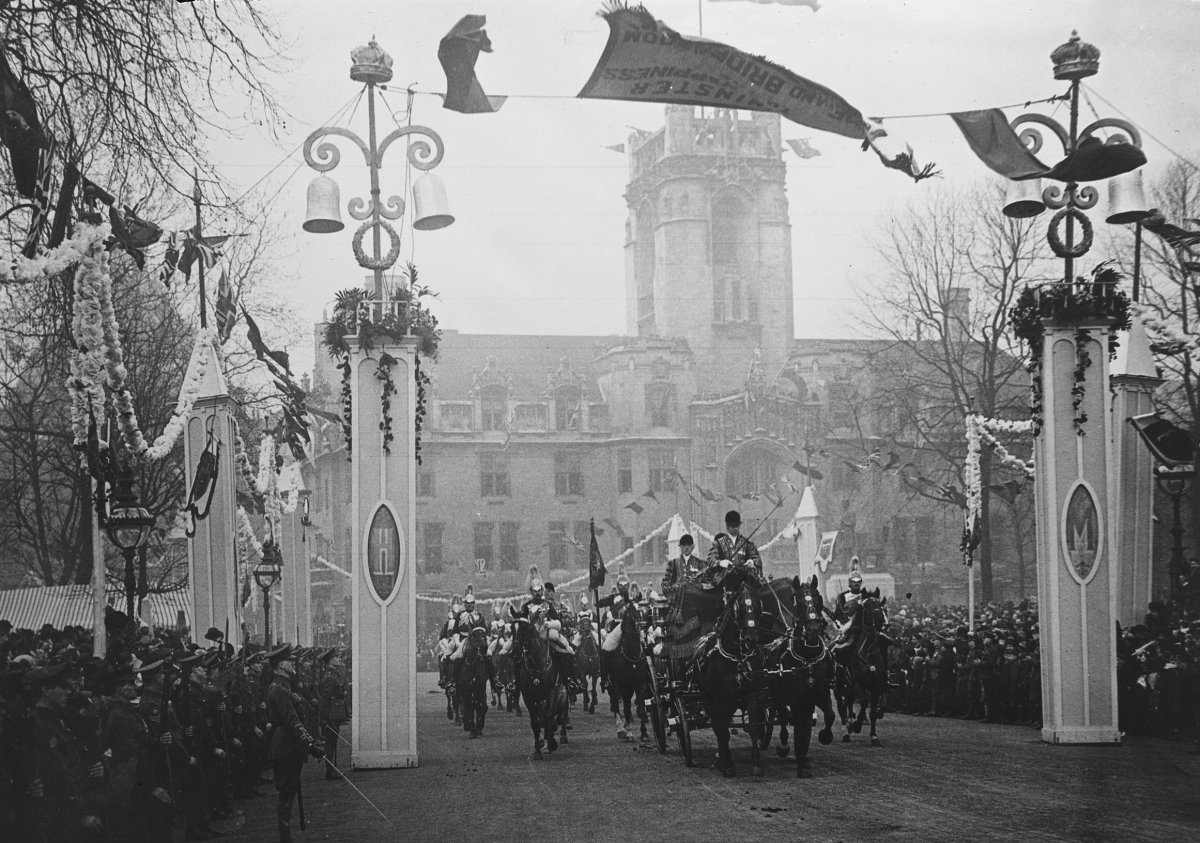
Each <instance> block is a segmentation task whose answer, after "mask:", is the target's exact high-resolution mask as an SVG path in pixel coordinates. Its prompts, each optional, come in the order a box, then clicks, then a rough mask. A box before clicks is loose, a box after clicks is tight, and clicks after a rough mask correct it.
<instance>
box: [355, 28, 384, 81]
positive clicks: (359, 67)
mask: <svg viewBox="0 0 1200 843" xmlns="http://www.w3.org/2000/svg"><path fill="white" fill-rule="evenodd" d="M350 62H351V63H350V78H351V79H353V80H354V81H355V82H366V83H367V84H369V85H382V84H384V83H385V82H390V81H391V79H392V57H391V56H389V55H388V54H387V53H386V52H384V51H383V48H382V47H380V46H379V44H378V43H377V42H376V41H375V36H374V35H372V36H371V40H370V42H368V44H367V46H365V47H359V48H358V49H356V50H352V51H351V52H350Z"/></svg>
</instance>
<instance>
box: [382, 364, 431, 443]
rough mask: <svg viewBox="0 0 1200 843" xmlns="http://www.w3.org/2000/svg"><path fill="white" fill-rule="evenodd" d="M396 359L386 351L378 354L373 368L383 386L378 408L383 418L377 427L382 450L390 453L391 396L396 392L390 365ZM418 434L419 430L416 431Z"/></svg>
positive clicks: (392, 437)
mask: <svg viewBox="0 0 1200 843" xmlns="http://www.w3.org/2000/svg"><path fill="white" fill-rule="evenodd" d="M397 362H398V361H397V360H396V358H395V357H393V356H392V355H390V354H388V353H387V352H386V351H384V352H382V353H381V354H380V355H379V366H378V367H377V368H376V369H375V377H376V378H378V379H379V381H380V382H381V383H382V384H383V388H382V389H381V390H380V392H379V409H380V412H381V414H382V415H383V418H382V419H381V420H380V422H379V429H380V430H382V431H383V452H384V453H385V454H390V453H391V452H392V440H393V439H394V438H395V437H394V436H393V435H392V400H391V399H392V396H393V395H395V394H396V384H395V382H394V381H393V380H392V367H393V366H395V365H396V363H397ZM417 435H418V436H420V430H418V431H417Z"/></svg>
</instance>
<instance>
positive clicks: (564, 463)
mask: <svg viewBox="0 0 1200 843" xmlns="http://www.w3.org/2000/svg"><path fill="white" fill-rule="evenodd" d="M554 494H555V495H556V496H557V497H560V498H565V497H582V496H583V455H582V454H580V453H578V452H575V451H559V452H558V453H557V454H555V455H554Z"/></svg>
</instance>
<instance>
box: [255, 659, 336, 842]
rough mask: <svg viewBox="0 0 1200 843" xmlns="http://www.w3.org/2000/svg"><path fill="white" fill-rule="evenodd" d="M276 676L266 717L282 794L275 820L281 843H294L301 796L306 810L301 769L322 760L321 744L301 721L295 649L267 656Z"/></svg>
mask: <svg viewBox="0 0 1200 843" xmlns="http://www.w3.org/2000/svg"><path fill="white" fill-rule="evenodd" d="M267 658H268V660H269V661H270V663H271V665H272V667H273V668H274V671H275V673H274V676H273V677H272V680H271V687H270V688H268V689H267V700H266V702H267V717H268V719H269V721H270V724H271V725H270V735H271V742H270V747H269V748H268V750H267V760H268V761H269V762H270V763H271V765H272V767H273V769H274V773H275V790H276V791H277V792H278V793H279V802H278V805H277V807H276V817H277V819H278V823H279V843H292V801H293V800H295V799H296V798H297V796H299V798H300V811H301V813H302V814H303V811H304V797H303V796H302V795H301V794H300V768H301V767H303V766H304V762H305V761H307V760H308V757H307V756H309V755H312V757H313V758H323V757H324V755H325V753H324V751H323V750H322V749H321V747H320V745H319V744H318V743H317V741H316V740H315V739H314V738H313V736H312V735H310V734H309V732H308V730H307V729H306V728H304V722H303V720H301V719H300V713H299V709H298V703H299V702H301V701H300V700H298V699H297V696H296V694H295V693H293V691H292V689H291V681H292V678H293V677H294V676H295V673H296V667H295V664H294V662H293V661H292V659H293V655H292V647H291V645H290V644H284V645H283V646H282V647H280V648H279V649H277V650H274V651H272V652H271V653H270V654H269V655H268V657H267Z"/></svg>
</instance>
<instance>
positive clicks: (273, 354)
mask: <svg viewBox="0 0 1200 843" xmlns="http://www.w3.org/2000/svg"><path fill="white" fill-rule="evenodd" d="M242 315H243V316H245V317H246V338H247V339H248V340H250V347H251V348H253V349H254V353H255V355H257V357H258V359H259V360H261V361H263V362H264V363H266V364H267V368H268V369H270V370H271V374H272V375H274V376H275V378H276V379H277V380H278V379H280V378H286V379H287V380H289V381H290V380H291V377H292V369H291V366H290V365H289V361H288V355H287V352H285V351H272V350H271V349H269V348H267V344H266V343H265V342H263V338H262V332H261V331H259V330H258V323H256V322H255V321H254V319H253V318H252V317H251V316H250V314H249V313H248V312H247V311H246V306H245V305H242Z"/></svg>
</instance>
